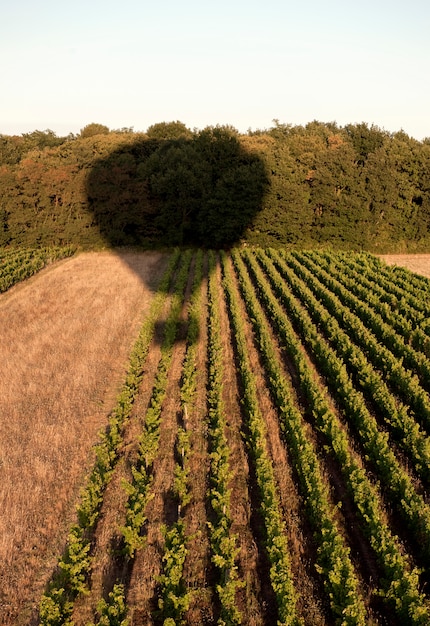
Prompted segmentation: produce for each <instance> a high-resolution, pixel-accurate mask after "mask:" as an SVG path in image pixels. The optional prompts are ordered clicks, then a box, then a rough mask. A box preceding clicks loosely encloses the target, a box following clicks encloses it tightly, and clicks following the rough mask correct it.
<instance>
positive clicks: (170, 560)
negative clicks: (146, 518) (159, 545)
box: [158, 520, 192, 624]
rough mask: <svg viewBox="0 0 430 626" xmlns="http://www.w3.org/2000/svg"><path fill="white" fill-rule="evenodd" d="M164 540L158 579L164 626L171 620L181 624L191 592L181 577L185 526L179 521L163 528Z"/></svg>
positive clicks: (159, 602)
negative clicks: (160, 570) (161, 571)
mask: <svg viewBox="0 0 430 626" xmlns="http://www.w3.org/2000/svg"><path fill="white" fill-rule="evenodd" d="M162 532H163V535H164V540H165V548H164V554H163V574H162V575H161V576H160V578H159V582H160V585H161V590H162V592H161V593H162V595H161V598H160V599H159V601H158V606H159V609H160V615H161V617H162V618H163V620H164V622H163V623H164V624H169V623H170V622H169V620H173V623H174V624H183V623H184V621H183V617H184V613H185V612H186V611H187V610H188V608H189V606H190V601H191V596H192V592H191V591H187V589H186V587H185V583H184V579H183V576H182V571H183V567H184V562H185V557H186V555H187V552H188V550H187V547H186V534H185V525H184V522H183V521H182V520H179V521H178V522H176V524H174V525H173V526H172V527H171V528H169V529H168V528H167V527H166V526H163V528H162Z"/></svg>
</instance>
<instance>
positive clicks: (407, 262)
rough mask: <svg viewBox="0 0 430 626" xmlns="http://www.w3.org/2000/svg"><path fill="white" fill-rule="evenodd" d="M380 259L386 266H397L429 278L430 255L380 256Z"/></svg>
mask: <svg viewBox="0 0 430 626" xmlns="http://www.w3.org/2000/svg"><path fill="white" fill-rule="evenodd" d="M379 256H380V258H381V259H382V260H383V261H385V263H387V264H388V265H399V266H400V267H406V269H408V270H411V272H415V273H416V274H422V276H426V277H427V278H430V254H381V255H379Z"/></svg>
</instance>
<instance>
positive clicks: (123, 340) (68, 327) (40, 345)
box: [0, 253, 164, 624]
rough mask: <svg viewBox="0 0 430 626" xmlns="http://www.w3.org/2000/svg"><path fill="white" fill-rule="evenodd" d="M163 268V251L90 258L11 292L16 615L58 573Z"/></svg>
mask: <svg viewBox="0 0 430 626" xmlns="http://www.w3.org/2000/svg"><path fill="white" fill-rule="evenodd" d="M163 269H164V257H163V255H161V254H159V253H141V254H134V253H128V254H123V255H114V254H111V253H87V254H81V255H79V256H77V257H74V258H72V259H68V260H66V261H62V262H60V263H57V264H55V265H54V266H51V267H49V268H48V269H46V270H44V271H42V272H41V273H40V274H38V275H37V276H35V277H33V278H32V279H30V280H28V281H26V282H24V283H22V284H20V285H18V286H16V287H15V288H13V289H11V290H10V291H9V292H7V293H5V294H3V295H2V296H1V297H0V327H1V329H2V338H1V359H0V510H1V516H0V563H1V571H0V606H1V614H2V616H3V620H5V621H4V623H9V624H14V623H16V621H15V620H17V619H18V617H17V616H18V614H19V613H20V612H22V611H23V610H24V608H25V606H27V605H31V603H32V602H37V600H38V598H40V595H41V593H42V591H43V587H44V584H46V581H47V580H48V578H49V576H50V575H51V573H52V569H53V567H54V566H55V563H56V560H57V559H58V554H59V553H60V552H61V549H62V545H63V543H64V540H65V537H66V536H67V533H66V532H65V531H66V529H67V528H68V526H70V523H71V521H72V520H73V519H74V503H75V502H76V501H77V497H78V491H79V486H80V485H81V484H82V481H83V476H84V474H85V472H86V470H87V469H88V467H89V466H90V465H91V463H92V458H91V447H92V445H93V444H94V443H95V442H96V441H97V440H98V436H97V435H98V431H99V430H100V429H101V428H103V427H105V425H106V416H107V414H108V413H109V411H110V409H111V408H112V406H113V404H114V401H115V397H116V393H117V390H118V387H119V385H120V384H121V382H122V379H123V377H124V372H125V367H126V365H127V360H128V356H129V352H130V349H131V346H132V345H133V343H134V340H135V337H136V333H137V332H138V329H139V327H140V323H141V321H142V318H143V317H144V315H145V313H146V311H147V309H148V306H149V304H150V301H151V298H152V289H153V287H154V285H155V286H156V284H157V282H158V279H159V276H160V274H161V273H162V271H163ZM23 614H24V615H25V611H24V613H23ZM1 621H2V618H1V617H0V622H1ZM24 623H25V620H24Z"/></svg>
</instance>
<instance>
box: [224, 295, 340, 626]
mask: <svg viewBox="0 0 430 626" xmlns="http://www.w3.org/2000/svg"><path fill="white" fill-rule="evenodd" d="M236 289H237V285H236ZM238 298H239V299H238V301H239V304H240V306H241V308H242V311H243V316H242V319H243V320H244V330H245V334H246V339H247V349H248V355H249V359H250V364H251V367H252V370H253V373H254V376H255V378H256V384H257V394H258V400H259V406H260V410H261V413H262V415H263V417H264V420H265V424H266V432H267V449H268V452H269V454H270V457H271V459H272V463H273V469H274V473H275V479H276V483H277V487H278V493H279V499H280V506H281V509H282V513H283V517H284V520H285V524H286V532H287V536H288V541H289V548H290V558H291V566H292V573H293V576H294V585H295V588H296V592H297V596H298V605H297V608H298V612H299V614H300V615H301V616H302V618H303V619H304V622H305V624H306V625H309V626H323V625H325V624H328V623H329V618H328V617H327V611H328V607H327V606H324V602H321V598H323V595H324V591H323V588H322V585H321V582H320V580H319V579H318V577H317V576H316V571H315V568H314V563H315V560H316V553H315V545H314V542H313V540H312V536H313V531H312V529H311V528H310V527H309V524H308V523H307V521H306V515H305V513H304V510H303V501H302V498H301V496H300V494H299V493H298V489H297V479H296V478H295V476H294V471H293V469H292V465H291V461H290V459H289V457H288V452H287V448H286V446H285V444H284V443H283V441H282V435H281V431H280V425H279V419H278V415H277V410H276V408H275V407H274V405H273V402H272V400H271V397H270V392H269V389H268V387H267V381H266V380H265V377H264V365H263V363H262V361H261V359H260V356H259V352H258V348H257V346H256V344H255V341H254V334H253V331H252V328H251V325H250V323H249V319H248V314H247V312H246V309H245V305H244V303H243V301H242V299H241V298H240V296H238ZM268 328H269V331H271V329H270V325H269V327H268ZM273 339H274V345H275V346H276V345H277V339H276V337H275V335H274V334H273Z"/></svg>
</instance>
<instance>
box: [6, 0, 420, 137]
mask: <svg viewBox="0 0 430 626" xmlns="http://www.w3.org/2000/svg"><path fill="white" fill-rule="evenodd" d="M0 3H1V5H2V6H1V36H0V59H1V61H0V133H4V134H13V133H16V134H20V133H23V132H28V131H31V130H35V129H39V130H45V129H46V128H50V129H52V130H54V131H55V132H56V133H57V134H60V135H61V134H68V133H69V132H73V133H76V132H79V130H80V129H81V128H83V127H84V126H85V125H86V124H89V123H91V122H98V123H102V124H106V125H107V126H109V128H112V129H114V128H121V127H124V126H126V127H129V126H132V127H133V128H134V130H135V131H144V130H146V128H148V126H150V125H151V124H154V123H156V122H162V121H166V122H167V121H172V120H180V121H182V122H184V123H185V124H186V125H187V126H188V127H190V128H204V127H205V126H207V125H216V124H232V125H233V126H235V127H236V128H237V129H238V130H240V131H241V132H246V130H247V129H248V128H252V129H257V128H270V127H271V126H272V125H273V122H272V120H273V119H275V118H276V119H278V120H279V121H280V122H282V123H286V124H288V123H291V124H293V125H295V124H306V123H307V122H310V121H312V120H314V119H317V120H320V121H323V122H329V121H336V122H337V123H338V124H339V125H341V126H343V125H345V124H347V123H356V122H362V121H364V122H367V123H368V124H369V125H370V124H376V125H378V126H380V127H381V128H385V129H386V130H388V131H391V132H395V131H397V130H400V129H401V128H403V130H404V131H405V132H407V133H408V134H409V135H411V136H413V137H415V138H416V139H420V140H421V139H423V138H424V137H430V80H429V67H430V2H429V1H428V0H409V1H408V2H405V1H404V0H403V1H399V0H373V1H370V0H361V1H360V2H357V0H354V2H352V1H350V0H327V1H326V2H319V1H317V0H304V1H302V2H299V1H298V0H295V2H291V1H289V0H260V1H258V2H256V1H254V0H246V1H245V0H229V1H227V0H217V2H205V0H199V1H196V0H183V1H182V2H179V1H174V0H152V1H151V2H148V1H147V0H121V1H113V0H103V1H102V0H73V1H72V0H69V1H67V2H65V1H64V0H55V1H54V0H40V1H39V2H35V1H34V0H13V2H9V1H6V0H0Z"/></svg>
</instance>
